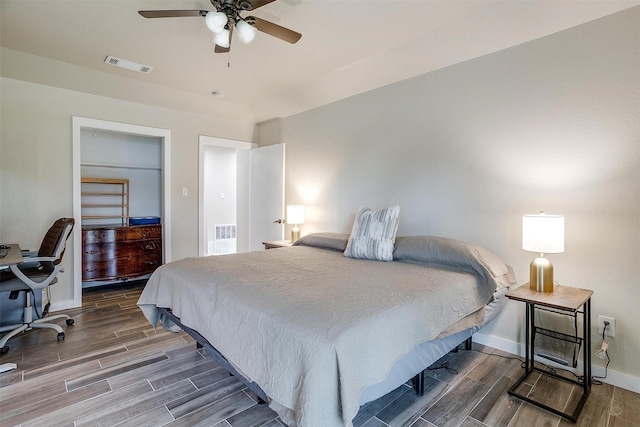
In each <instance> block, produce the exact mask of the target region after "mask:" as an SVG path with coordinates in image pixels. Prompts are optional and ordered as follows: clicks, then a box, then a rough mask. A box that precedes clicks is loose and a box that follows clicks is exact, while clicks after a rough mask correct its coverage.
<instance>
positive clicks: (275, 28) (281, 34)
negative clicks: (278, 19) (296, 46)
mask: <svg viewBox="0 0 640 427" xmlns="http://www.w3.org/2000/svg"><path fill="white" fill-rule="evenodd" d="M251 18H253V19H254V20H255V27H256V29H257V30H258V31H262V32H263V33H266V34H269V35H270V36H273V37H277V38H279V39H281V40H284V41H286V42H289V43H292V44H293V43H296V42H297V41H298V40H300V37H302V34H300V33H296V32H295V31H293V30H290V29H288V28H285V27H281V26H280V25H278V24H274V23H273V22H269V21H265V20H264V19H261V18H257V17H255V16H252V17H251Z"/></svg>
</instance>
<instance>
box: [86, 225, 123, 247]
mask: <svg viewBox="0 0 640 427" xmlns="http://www.w3.org/2000/svg"><path fill="white" fill-rule="evenodd" d="M121 239H122V237H121V233H120V229H119V228H95V229H87V230H82V244H83V245H84V244H91V243H110V242H115V241H117V240H121Z"/></svg>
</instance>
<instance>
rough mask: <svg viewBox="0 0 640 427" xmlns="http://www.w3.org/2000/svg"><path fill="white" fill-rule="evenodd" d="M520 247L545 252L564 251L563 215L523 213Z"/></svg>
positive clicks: (555, 252)
mask: <svg viewBox="0 0 640 427" xmlns="http://www.w3.org/2000/svg"><path fill="white" fill-rule="evenodd" d="M522 249H524V250H525V251H530V252H538V253H547V254H557V253H561V252H564V216H562V215H546V214H544V213H540V214H538V215H524V216H523V217H522Z"/></svg>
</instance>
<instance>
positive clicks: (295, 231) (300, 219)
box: [287, 205, 304, 243]
mask: <svg viewBox="0 0 640 427" xmlns="http://www.w3.org/2000/svg"><path fill="white" fill-rule="evenodd" d="M287 222H288V223H289V224H293V228H292V229H291V243H293V242H295V241H296V240H298V239H299V238H300V227H298V225H300V224H304V206H302V205H287Z"/></svg>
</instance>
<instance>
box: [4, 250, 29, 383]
mask: <svg viewBox="0 0 640 427" xmlns="http://www.w3.org/2000/svg"><path fill="white" fill-rule="evenodd" d="M4 246H8V247H9V249H8V250H7V255H5V256H4V257H2V258H0V267H8V266H10V265H15V264H21V263H22V262H23V260H22V252H21V251H20V246H18V245H16V244H15V243H14V244H9V245H4ZM16 368H17V365H16V364H15V363H3V364H1V365H0V373H1V372H7V371H11V370H12V369H16Z"/></svg>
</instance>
